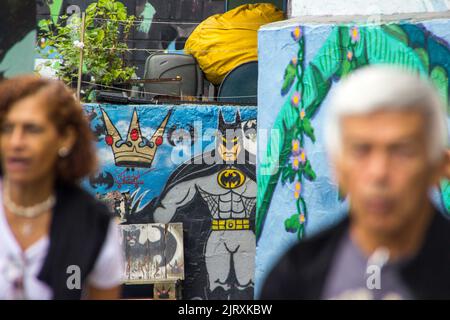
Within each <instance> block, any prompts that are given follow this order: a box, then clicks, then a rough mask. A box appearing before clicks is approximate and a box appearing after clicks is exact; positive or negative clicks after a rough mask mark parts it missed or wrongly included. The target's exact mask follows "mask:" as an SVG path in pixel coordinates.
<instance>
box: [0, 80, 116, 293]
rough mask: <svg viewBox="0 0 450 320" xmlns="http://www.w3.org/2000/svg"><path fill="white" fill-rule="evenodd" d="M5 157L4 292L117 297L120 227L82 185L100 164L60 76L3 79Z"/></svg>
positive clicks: (0, 157) (0, 248)
mask: <svg viewBox="0 0 450 320" xmlns="http://www.w3.org/2000/svg"><path fill="white" fill-rule="evenodd" d="M0 161H1V176H0V203H2V204H3V205H0V298H3V299H80V298H89V299H116V298H118V297H119V293H120V289H119V288H120V283H121V266H122V253H121V248H120V244H119V240H118V233H117V229H116V227H115V225H114V222H113V221H112V220H111V216H110V215H109V212H108V211H107V209H106V207H105V206H103V205H102V204H100V203H98V202H97V201H96V200H95V198H94V197H92V196H91V195H89V194H88V193H87V192H85V191H83V190H82V189H81V188H80V187H79V182H80V180H81V179H82V178H84V177H86V176H87V175H89V174H91V173H92V171H93V170H95V168H96V157H95V150H94V145H93V139H92V136H91V131H90V128H89V124H88V122H87V119H86V118H85V116H84V114H83V111H82V107H81V105H80V104H79V103H78V102H77V101H76V100H75V99H74V96H73V93H72V92H71V91H70V90H69V89H68V88H66V87H65V85H64V84H63V83H62V82H59V81H56V80H48V79H41V78H37V77H34V76H21V77H17V78H14V79H10V80H4V81H3V82H0Z"/></svg>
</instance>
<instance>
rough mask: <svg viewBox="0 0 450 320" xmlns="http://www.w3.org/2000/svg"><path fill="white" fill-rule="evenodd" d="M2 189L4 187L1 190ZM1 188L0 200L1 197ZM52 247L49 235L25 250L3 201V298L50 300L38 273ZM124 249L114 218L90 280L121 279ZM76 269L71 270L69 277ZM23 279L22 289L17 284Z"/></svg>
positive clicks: (107, 283) (101, 283) (100, 283)
mask: <svg viewBox="0 0 450 320" xmlns="http://www.w3.org/2000/svg"><path fill="white" fill-rule="evenodd" d="M0 191H1V190H0ZM2 200H3V199H2V192H0V204H1V203H3V201H2ZM48 247H49V237H48V235H47V236H45V237H43V238H41V239H40V240H38V241H36V242H35V243H34V244H32V245H31V246H30V247H28V248H27V250H25V252H24V251H22V249H21V248H20V245H19V243H18V242H17V240H16V238H15V237H14V234H13V232H12V230H11V228H10V226H9V224H8V221H7V220H6V216H5V211H4V207H3V205H0V248H1V250H0V299H32V300H49V299H52V296H53V293H52V290H51V288H50V287H49V286H47V284H46V283H44V282H42V281H40V280H39V279H38V278H37V276H38V274H39V272H40V270H41V268H42V265H43V263H44V260H45V257H46V255H47V250H48ZM123 259H124V258H123V253H122V249H121V246H120V243H119V232H118V227H117V225H116V223H115V222H114V221H111V223H110V226H109V229H108V233H107V236H106V238H105V242H104V243H103V247H102V249H101V252H100V255H99V257H98V259H97V261H96V263H95V266H94V269H93V270H92V271H91V274H90V275H89V276H88V280H87V281H88V283H89V284H90V285H92V286H94V287H96V288H100V289H108V288H112V287H115V286H118V285H120V284H121V283H122V269H123ZM72 274H73V273H68V275H67V276H68V277H70V275H72ZM20 279H23V280H22V281H23V288H24V290H23V292H22V290H20V291H18V290H17V289H16V287H17V286H14V283H15V282H16V281H20Z"/></svg>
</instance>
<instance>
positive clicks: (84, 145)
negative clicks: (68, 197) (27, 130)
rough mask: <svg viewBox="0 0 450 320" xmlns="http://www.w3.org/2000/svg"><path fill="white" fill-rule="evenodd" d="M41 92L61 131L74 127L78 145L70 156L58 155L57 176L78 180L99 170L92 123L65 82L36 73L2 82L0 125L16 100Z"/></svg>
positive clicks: (65, 181)
mask: <svg viewBox="0 0 450 320" xmlns="http://www.w3.org/2000/svg"><path fill="white" fill-rule="evenodd" d="M38 92H39V94H43V95H45V97H46V100H45V101H46V104H45V107H46V110H47V112H48V117H49V119H50V121H51V122H52V123H53V124H54V125H55V127H56V128H57V130H58V132H60V133H65V132H66V130H67V129H68V128H73V130H74V131H75V134H76V140H75V144H74V145H73V147H72V149H71V151H70V153H69V155H68V156H66V157H64V158H58V160H57V164H56V179H57V180H58V181H61V182H64V183H78V182H79V180H81V179H82V178H83V177H86V176H87V175H90V174H91V173H93V171H95V169H96V165H97V157H96V153H95V148H94V143H93V141H94V139H93V134H92V131H91V130H90V127H89V122H88V119H87V117H86V115H85V114H84V113H83V108H82V106H81V104H80V103H79V102H78V101H77V100H76V99H75V96H74V92H72V90H70V89H69V88H68V87H66V86H65V85H64V83H63V82H62V81H59V80H51V79H44V78H40V77H37V76H33V75H25V76H19V77H15V78H12V79H8V80H2V81H1V82H0V124H2V123H3V121H4V119H5V117H6V115H7V114H8V112H9V111H10V109H11V107H12V106H13V105H14V103H16V102H18V101H19V100H22V99H24V98H26V97H30V96H32V95H35V94H37V93H38Z"/></svg>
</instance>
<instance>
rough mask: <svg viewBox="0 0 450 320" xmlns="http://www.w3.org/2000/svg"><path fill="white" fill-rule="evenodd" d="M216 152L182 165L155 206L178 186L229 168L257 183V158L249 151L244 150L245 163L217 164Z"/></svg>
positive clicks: (200, 156) (206, 153)
mask: <svg viewBox="0 0 450 320" xmlns="http://www.w3.org/2000/svg"><path fill="white" fill-rule="evenodd" d="M215 152H216V151H215V150H212V151H210V152H205V153H203V154H201V155H198V156H196V157H193V158H191V159H190V160H188V161H187V162H185V163H183V164H182V165H180V166H179V167H178V168H177V169H176V170H175V171H174V172H173V173H172V174H171V175H170V177H169V179H168V180H167V183H166V186H165V187H164V190H163V191H162V192H161V194H160V195H159V197H158V199H157V200H156V203H155V205H156V206H159V204H160V203H161V201H162V199H164V197H165V196H166V194H167V193H168V192H169V191H170V190H171V189H172V188H173V187H174V186H176V185H177V184H179V183H182V182H185V181H189V180H193V179H198V178H201V177H206V176H210V175H213V174H215V173H217V172H219V171H221V170H223V169H225V168H226V167H227V166H233V167H235V168H237V169H239V170H240V171H242V172H243V173H244V174H245V175H246V176H247V177H248V178H250V179H251V180H253V181H256V166H255V161H254V159H255V156H254V155H253V154H251V153H249V152H248V151H247V150H245V149H244V150H243V152H244V153H245V154H244V157H245V163H231V162H230V163H226V162H223V163H215V159H216V154H215Z"/></svg>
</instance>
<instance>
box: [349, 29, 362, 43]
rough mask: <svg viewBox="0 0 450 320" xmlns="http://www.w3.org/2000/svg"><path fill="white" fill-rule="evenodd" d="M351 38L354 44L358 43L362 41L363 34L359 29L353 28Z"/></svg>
mask: <svg viewBox="0 0 450 320" xmlns="http://www.w3.org/2000/svg"><path fill="white" fill-rule="evenodd" d="M350 38H351V39H352V43H356V42H358V41H359V40H360V39H361V34H360V32H359V28H358V27H353V28H351V29H350Z"/></svg>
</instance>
